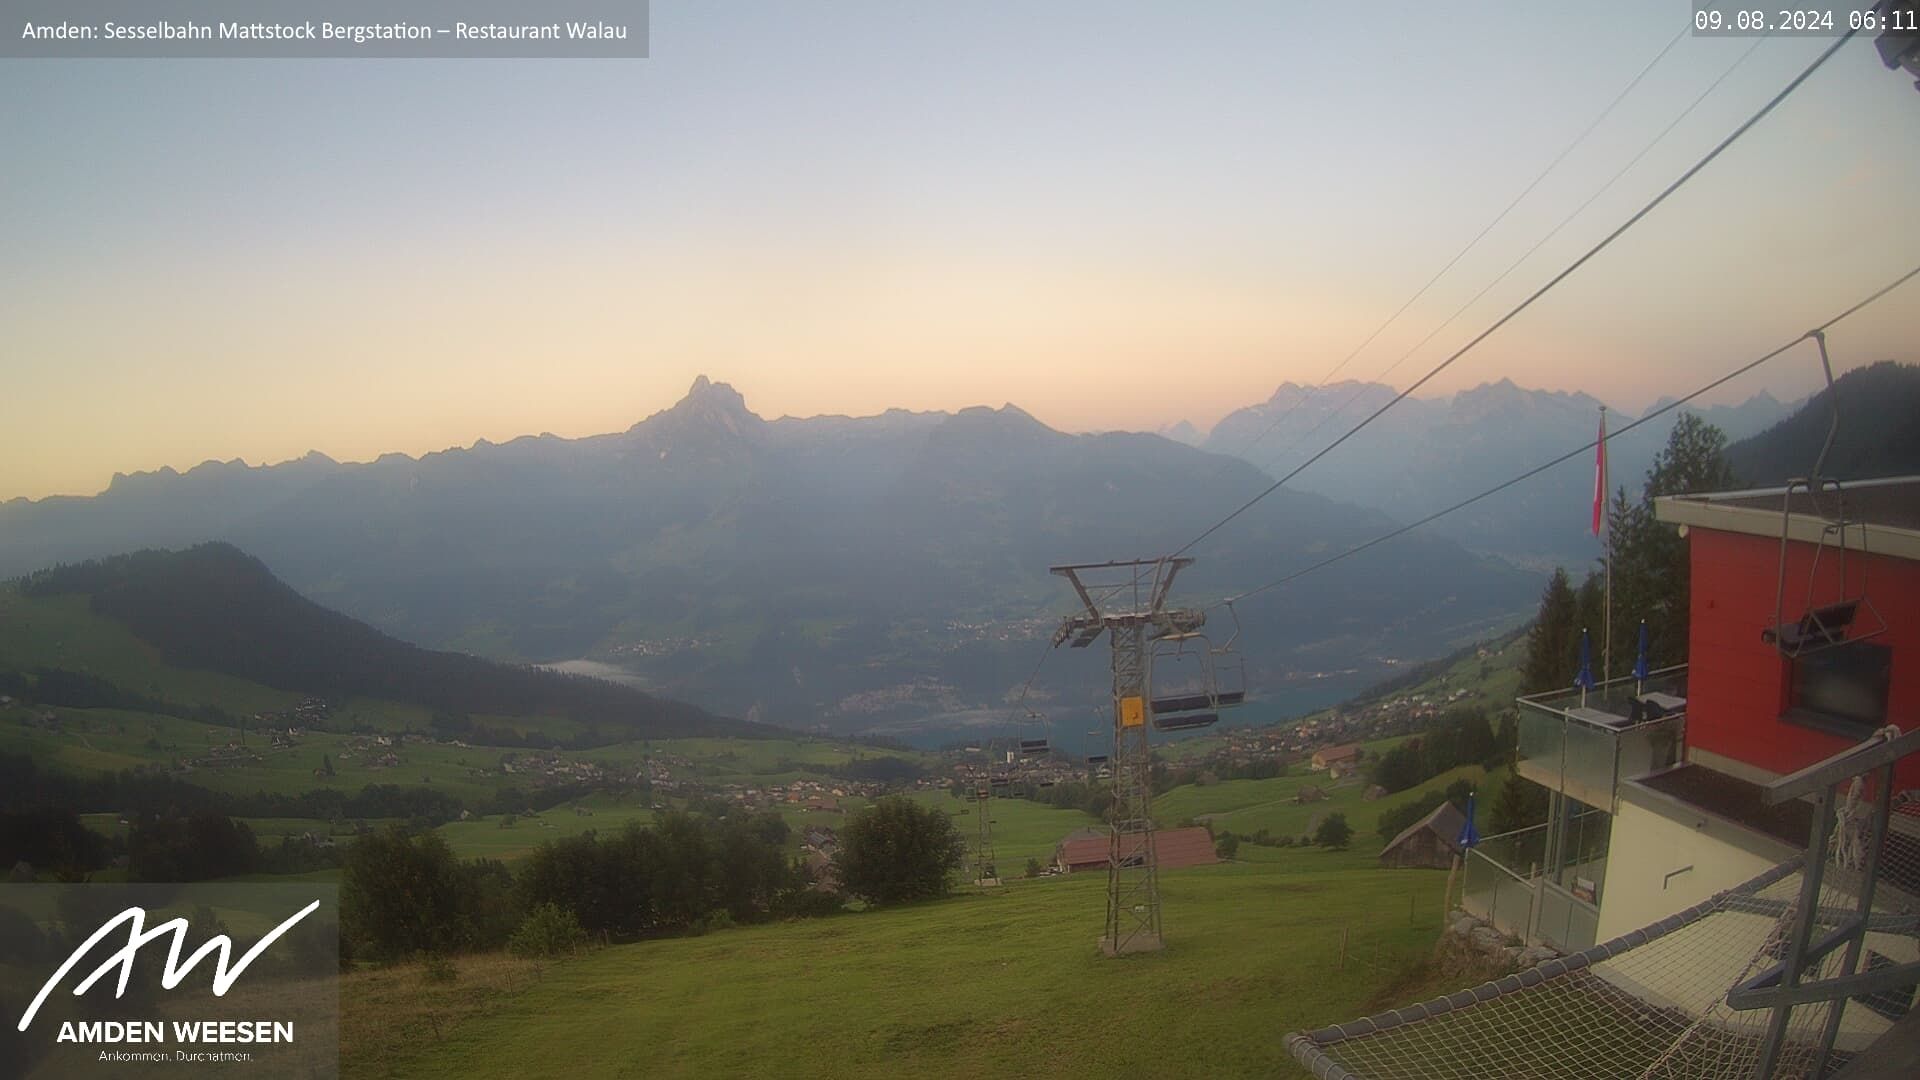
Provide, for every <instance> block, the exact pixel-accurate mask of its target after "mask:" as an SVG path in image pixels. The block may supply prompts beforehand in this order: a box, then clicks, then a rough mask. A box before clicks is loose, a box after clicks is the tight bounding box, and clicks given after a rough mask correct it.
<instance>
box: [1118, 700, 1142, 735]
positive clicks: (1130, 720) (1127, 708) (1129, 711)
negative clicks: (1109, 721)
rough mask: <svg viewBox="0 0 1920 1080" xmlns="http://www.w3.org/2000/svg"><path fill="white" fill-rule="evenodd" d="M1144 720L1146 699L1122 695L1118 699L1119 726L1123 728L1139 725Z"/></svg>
mask: <svg viewBox="0 0 1920 1080" xmlns="http://www.w3.org/2000/svg"><path fill="white" fill-rule="evenodd" d="M1146 722H1147V703H1146V701H1144V700H1143V699H1141V698H1137V697H1123V698H1121V699H1120V726H1121V727H1123V728H1129V727H1139V726H1140V725H1142V724H1144V723H1146Z"/></svg>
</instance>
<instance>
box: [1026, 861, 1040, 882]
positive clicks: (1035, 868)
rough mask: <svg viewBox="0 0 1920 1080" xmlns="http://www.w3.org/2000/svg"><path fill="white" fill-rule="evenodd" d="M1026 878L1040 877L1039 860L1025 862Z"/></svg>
mask: <svg viewBox="0 0 1920 1080" xmlns="http://www.w3.org/2000/svg"><path fill="white" fill-rule="evenodd" d="M1027 876H1028V877H1030V878H1036V877H1039V876H1040V860H1039V859H1028V860H1027Z"/></svg>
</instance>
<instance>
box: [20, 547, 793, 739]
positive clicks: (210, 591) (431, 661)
mask: <svg viewBox="0 0 1920 1080" xmlns="http://www.w3.org/2000/svg"><path fill="white" fill-rule="evenodd" d="M22 591H23V592H24V593H26V594H27V595H29V596H59V595H65V594H75V593H77V594H81V595H84V596H86V598H87V601H88V604H89V606H90V607H91V608H92V610H93V611H94V612H95V613H96V614H99V615H103V616H105V617H107V618H110V619H112V620H114V621H116V622H119V623H121V624H123V625H125V626H126V627H127V628H128V629H129V630H131V631H132V632H133V633H134V634H135V635H136V636H137V637H139V638H140V639H141V640H143V641H145V642H147V643H148V644H150V645H152V646H153V647H154V648H155V649H156V650H158V651H159V653H160V656H161V658H162V659H164V660H165V661H166V662H167V663H169V664H172V665H174V666H176V667H185V668H195V669H203V670H208V671H218V672H224V673H226V674H229V675H235V676H238V677H240V678H243V679H247V680H250V681H253V682H257V683H262V684H264V685H267V686H271V687H274V688H276V689H281V690H291V691H298V692H301V693H307V694H313V695H316V696H321V697H330V698H335V699H346V698H350V697H372V698H383V699H386V700H391V701H399V702H404V703H408V704H415V705H422V706H425V707H427V708H430V709H433V710H436V711H440V712H447V713H455V714H473V715H478V716H520V717H528V718H539V717H565V718H568V719H571V720H575V721H578V722H579V723H581V724H583V725H587V726H589V727H596V728H599V729H600V730H601V731H603V732H604V733H605V738H604V741H607V742H613V741H619V740H625V739H637V738H668V737H673V736H684V735H721V734H737V735H755V734H760V735H765V734H770V733H771V732H772V729H770V728H766V727H763V726H761V725H757V724H747V723H743V722H740V721H736V720H722V719H719V718H717V717H714V716H712V715H710V714H708V713H706V712H705V711H703V710H701V709H697V708H695V707H693V706H691V705H686V704H682V703H680V702H677V701H666V700H663V699H660V698H656V697H653V696H651V695H648V694H644V693H641V692H640V691H638V690H634V689H631V688H629V687H624V686H619V685H616V684H614V683H610V682H605V681H602V680H599V679H589V678H583V677H580V676H574V675H562V674H558V673H555V672H551V671H543V670H540V669H537V668H529V667H520V666H514V665H507V664H499V663H494V662H492V661H488V660H482V659H479V658H477V657H472V656H465V655H462V654H459V653H448V652H432V651H429V650H427V649H422V648H419V647H417V646H414V645H409V644H407V643H406V642H404V641H398V640H395V639H394V638H391V637H389V636H387V635H386V634H382V633H380V632H379V631H377V630H375V629H373V628H372V627H370V626H367V625H366V624H364V623H361V622H357V621H355V620H353V619H350V618H348V617H347V616H345V615H342V614H340V613H339V612H336V611H329V610H328V609H326V608H323V607H321V606H320V605H318V604H315V603H313V602H312V601H310V600H308V599H306V598H305V597H302V596H301V595H300V594H299V593H297V592H295V591H293V589H291V588H289V587H288V586H287V585H286V584H285V583H284V582H281V581H280V580H279V579H278V578H275V577H274V576H273V574H272V573H271V572H269V571H268V570H267V568H266V566H265V564H263V563H261V562H260V560H258V559H255V558H252V557H250V556H248V555H246V554H245V553H244V552H241V551H240V550H239V549H237V548H235V547H232V546H231V545H228V544H219V543H207V544H200V545H198V546H196V547H193V548H190V549H188V550H185V551H142V552H137V553H134V554H131V555H122V556H117V557H113V558H108V559H102V560H98V561H88V562H84V563H78V564H74V565H69V566H61V567H58V568H56V569H52V570H47V571H43V572H41V573H38V574H35V575H33V576H32V577H30V578H28V579H27V580H26V581H25V582H24V583H23V584H22Z"/></svg>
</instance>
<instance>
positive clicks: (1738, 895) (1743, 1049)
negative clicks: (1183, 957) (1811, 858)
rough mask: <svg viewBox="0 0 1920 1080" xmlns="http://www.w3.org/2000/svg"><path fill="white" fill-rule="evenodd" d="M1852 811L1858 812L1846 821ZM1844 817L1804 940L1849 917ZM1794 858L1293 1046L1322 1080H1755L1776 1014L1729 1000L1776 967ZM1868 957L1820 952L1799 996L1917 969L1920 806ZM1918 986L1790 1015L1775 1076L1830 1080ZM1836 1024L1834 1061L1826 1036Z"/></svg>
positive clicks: (1906, 811)
mask: <svg viewBox="0 0 1920 1080" xmlns="http://www.w3.org/2000/svg"><path fill="white" fill-rule="evenodd" d="M1848 804H1851V806H1849V805H1848ZM1859 806H1860V804H1859V802H1858V796H1857V793H1856V794H1855V795H1854V797H1853V798H1852V799H1848V800H1846V801H1845V802H1843V803H1841V804H1840V810H1841V812H1840V814H1839V818H1838V821H1837V824H1836V828H1835V836H1834V842H1833V843H1832V844H1830V845H1829V851H1830V857H1829V859H1828V860H1827V868H1826V871H1825V873H1824V874H1823V875H1822V880H1821V887H1820V895H1819V901H1818V906H1817V908H1816V915H1815V917H1814V920H1813V926H1812V933H1811V935H1810V938H1809V940H1811V941H1819V940H1820V939H1821V938H1822V937H1823V936H1824V935H1826V934H1827V933H1829V932H1832V931H1835V930H1836V929H1837V928H1839V927H1841V926H1842V925H1843V924H1844V923H1846V922H1848V921H1849V920H1852V919H1854V918H1855V917H1856V916H1857V915H1858V909H1859V901H1860V895H1861V892H1862V891H1863V877H1864V875H1863V869H1864V863H1865V860H1864V859H1863V858H1862V857H1861V853H1862V850H1863V847H1864V845H1865V843H1866V841H1865V839H1864V838H1865V836H1866V835H1867V826H1868V822H1867V818H1868V817H1869V816H1870V815H1869V814H1866V813H1859V812H1855V813H1849V812H1848V811H1849V810H1850V809H1854V808H1858V807H1859ZM1804 858H1805V856H1798V857H1796V858H1794V859H1791V860H1789V861H1787V862H1785V863H1782V864H1780V865H1779V866H1776V867H1774V868H1773V869H1771V870H1769V871H1767V872H1766V873H1763V874H1761V875H1759V876H1757V877H1755V878H1753V879H1752V880H1750V881H1747V882H1746V883H1744V884H1742V885H1739V886H1736V887H1734V888H1732V889H1728V890H1726V891H1725V892H1722V893H1719V894H1717V895H1715V896H1714V897H1712V898H1710V899H1708V900H1706V901H1703V902H1702V903H1700V904H1697V905H1695V906H1693V907H1691V908H1688V909H1686V910H1684V911H1681V912H1678V913H1676V914H1674V915H1671V916H1668V917H1667V918H1665V919H1662V920H1660V921H1659V922H1656V923H1653V924H1652V925H1649V926H1646V927H1643V928H1641V929H1639V930H1635V931H1633V932H1631V933H1629V934H1626V935H1623V936H1621V937H1618V938H1615V939H1613V940H1612V941H1608V942H1605V943H1603V944H1600V945H1596V946H1594V947H1593V948H1591V949H1587V950H1584V951H1583V952H1579V953H1576V954H1573V955H1571V956H1566V957H1561V958H1558V959H1553V960H1548V961H1546V962H1544V963H1542V964H1539V965H1537V966H1535V967H1533V968H1530V969H1528V970H1526V971H1522V972H1518V973H1516V974H1513V975H1507V976H1504V977H1502V978H1499V979H1496V980H1494V981H1492V982H1488V983H1483V984H1481V985H1479V986H1476V987H1473V988H1471V989H1468V990H1462V991H1459V992H1458V993H1454V994H1450V995H1448V996H1446V997H1444V998H1438V999H1435V1000H1433V1001H1429V1002H1424V1003H1422V1004H1419V1005H1413V1006H1409V1007H1407V1008H1402V1009H1395V1010H1392V1011H1390V1012H1386V1013H1381V1014H1379V1015H1376V1016H1372V1017H1368V1018H1365V1019H1362V1020H1356V1021H1352V1022H1349V1023H1346V1024H1337V1025H1334V1026H1332V1027H1327V1028H1322V1029H1320V1030H1318V1031H1312V1032H1295V1033H1293V1034H1291V1035H1289V1036H1287V1040H1286V1041H1287V1048H1288V1050H1289V1051H1290V1052H1291V1053H1292V1054H1293V1056H1294V1058H1295V1059H1296V1060H1298V1061H1299V1062H1300V1063H1301V1064H1302V1065H1304V1066H1306V1067H1307V1068H1308V1069H1309V1070H1310V1071H1311V1072H1312V1073H1313V1074H1314V1075H1315V1076H1316V1077H1320V1078H1322V1080H1394V1078H1399V1077H1406V1078H1408V1080H1413V1078H1419V1080H1451V1078H1458V1080H1521V1078H1526V1080H1534V1078H1555V1080H1560V1078H1564V1080H1587V1078H1591V1080H1621V1078H1625V1077H1641V1078H1645V1080H1654V1078H1673V1080H1683V1078H1684V1080H1718V1078H1723V1077H1724V1078H1741V1080H1745V1078H1750V1077H1757V1076H1759V1075H1760V1071H1761V1066H1762V1058H1763V1054H1764V1051H1765V1047H1766V1044H1767V1037H1766V1036H1767V1031H1768V1025H1769V1023H1770V1022H1771V1020H1772V1018H1773V1011H1774V1010H1773V1009H1772V1008H1771V1007H1763V1008H1751V1009H1745V1010H1742V1009H1735V1008H1733V1007H1731V1006H1730V1005H1729V1004H1728V1003H1727V995H1728V992H1729V991H1730V990H1733V989H1734V988H1736V987H1738V986H1739V985H1741V984H1743V983H1746V982H1748V981H1749V980H1754V979H1756V978H1757V977H1760V976H1763V975H1765V974H1767V973H1769V972H1771V971H1775V970H1777V969H1778V967H1779V966H1780V965H1781V964H1782V963H1783V961H1784V958H1785V956H1786V955H1787V953H1788V951H1789V941H1790V935H1791V932H1792V927H1793V925H1794V922H1795V920H1796V917H1797V915H1798V912H1799V908H1800V903H1801V893H1802V884H1803V880H1804V879H1803V874H1802V872H1801V865H1802V862H1803V860H1804ZM1873 897H1874V900H1873V907H1872V914H1871V916H1870V917H1869V919H1868V921H1867V928H1868V929H1867V933H1866V936H1865V942H1864V947H1863V948H1862V949H1860V950H1859V955H1858V957H1857V958H1856V959H1855V962H1854V963H1853V965H1852V966H1851V969H1850V970H1843V968H1846V967H1847V959H1848V953H1849V950H1848V949H1846V948H1844V947H1842V948H1838V949H1834V950H1832V951H1830V952H1828V953H1827V954H1826V955H1825V956H1824V957H1822V958H1821V959H1820V960H1819V961H1818V962H1817V963H1810V964H1809V965H1808V966H1807V968H1806V970H1804V971H1803V972H1802V974H1801V976H1800V979H1799V981H1800V982H1801V983H1802V984H1804V983H1808V982H1814V981H1818V980H1822V979H1828V978H1833V977H1836V976H1839V975H1842V974H1851V973H1854V972H1861V971H1868V970H1872V969H1874V968H1879V967H1884V966H1887V965H1891V964H1902V963H1912V962H1914V961H1916V960H1920V802H1908V803H1904V804H1903V805H1899V806H1897V807H1896V809H1895V812H1894V813H1893V814H1892V820H1891V821H1890V822H1889V828H1888V831H1887V834H1886V837H1885V840H1884V842H1883V843H1882V845H1881V858H1880V860H1879V867H1878V880H1877V882H1876V885H1875V888H1874V890H1873ZM1913 996H1914V987H1913V986H1911V985H1909V986H1906V987H1903V988H1899V989H1896V990H1893V991H1886V992H1881V993H1878V994H1873V995H1862V996H1857V997H1854V998H1850V999H1845V1000H1843V1001H1840V1002H1837V1003H1836V1002H1816V1003H1808V1004H1802V1005H1797V1006H1795V1007H1794V1008H1793V1009H1792V1010H1791V1013H1790V1014H1789V1016H1788V1019H1787V1023H1786V1030H1785V1039H1784V1041H1783V1043H1782V1044H1781V1049H1780V1052H1779V1056H1778V1059H1777V1060H1776V1062H1775V1065H1774V1068H1773V1070H1772V1072H1771V1076H1772V1077H1773V1078H1774V1080H1785V1078H1789V1077H1795V1078H1797V1077H1812V1076H1823V1075H1828V1074H1829V1072H1830V1071H1831V1070H1834V1069H1837V1068H1839V1067H1841V1066H1842V1065H1844V1064H1845V1063H1846V1062H1848V1061H1850V1060H1852V1059H1853V1058H1854V1057H1855V1056H1856V1055H1858V1054H1860V1053H1861V1052H1862V1051H1864V1050H1865V1049H1866V1048H1868V1047H1869V1046H1871V1045H1872V1043H1873V1042H1874V1040H1876V1039H1877V1038H1879V1037H1880V1035H1882V1034H1883V1033H1885V1032H1886V1031H1887V1029H1888V1028H1890V1027H1891V1026H1892V1025H1893V1023H1894V1022H1895V1021H1896V1020H1897V1019H1899V1018H1900V1017H1901V1016H1903V1015H1905V1013H1906V1012H1907V1010H1908V1009H1909V1008H1910V1007H1911V1005H1912V1004H1913ZM1836 1011H1837V1012H1838V1024H1837V1030H1836V1033H1835V1037H1834V1041H1833V1044H1832V1045H1833V1049H1832V1051H1831V1052H1830V1053H1829V1054H1827V1055H1825V1056H1826V1060H1824V1061H1822V1060H1819V1059H1820V1058H1821V1057H1822V1052H1821V1045H1822V1043H1823V1042H1824V1036H1825V1032H1826V1028H1827V1026H1828V1024H1829V1022H1830V1020H1832V1019H1834V1016H1835V1013H1836Z"/></svg>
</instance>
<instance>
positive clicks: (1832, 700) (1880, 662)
mask: <svg viewBox="0 0 1920 1080" xmlns="http://www.w3.org/2000/svg"><path fill="white" fill-rule="evenodd" d="M1892 675H1893V650H1891V649H1889V648H1888V647H1887V646H1885V645H1879V644H1875V643H1874V642H1870V641H1850V642H1847V643H1845V644H1842V645H1835V646H1831V647H1829V648H1823V649H1815V650H1812V651H1810V652H1807V653H1804V654H1802V655H1800V656H1798V657H1796V658H1795V659H1794V660H1793V668H1792V672H1791V676H1790V677H1791V679H1792V681H1793V686H1792V707H1791V708H1790V709H1788V711H1787V715H1786V719H1788V720H1791V721H1793V722H1795V723H1800V724H1805V725H1807V726H1808V727H1815V728H1820V729H1821V730H1824V731H1831V732H1833V733H1834V734H1837V735H1847V736H1853V737H1864V736H1866V735H1869V734H1871V733H1872V732H1873V730H1874V729H1875V728H1878V727H1880V726H1881V725H1883V724H1885V723H1886V722H1887V686H1888V684H1889V683H1890V682H1891V681H1892Z"/></svg>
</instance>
